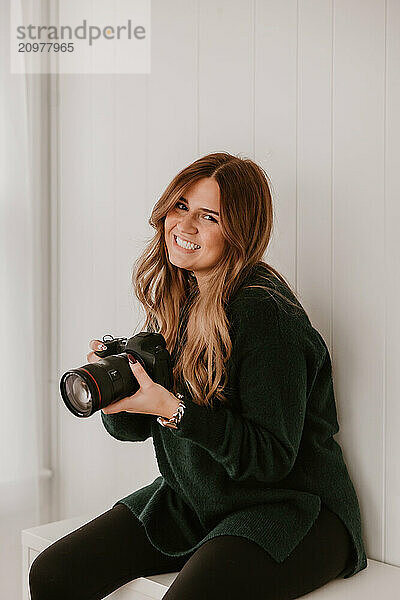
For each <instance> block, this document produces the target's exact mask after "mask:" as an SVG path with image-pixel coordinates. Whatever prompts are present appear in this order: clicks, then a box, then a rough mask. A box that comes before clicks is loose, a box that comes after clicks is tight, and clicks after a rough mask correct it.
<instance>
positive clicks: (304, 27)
mask: <svg viewBox="0 0 400 600" xmlns="http://www.w3.org/2000/svg"><path fill="white" fill-rule="evenodd" d="M298 31H299V45H298V48H299V55H298V113H297V115H298V116H297V118H298V126H297V204H298V210H297V223H298V234H297V291H298V293H299V297H300V299H301V300H302V302H303V305H304V307H305V309H306V310H307V312H309V314H310V315H312V318H313V322H314V325H315V327H316V328H317V329H318V330H319V331H320V333H321V335H322V336H323V337H324V339H325V341H326V343H327V344H328V347H330V345H331V297H332V284H331V266H332V223H331V213H332V122H331V117H332V2H331V0H323V1H321V2H318V3H316V2H314V0H304V1H303V2H301V3H299V27H298ZM316 48H318V52H316Z"/></svg>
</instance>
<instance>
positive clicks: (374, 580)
mask: <svg viewBox="0 0 400 600" xmlns="http://www.w3.org/2000/svg"><path fill="white" fill-rule="evenodd" d="M96 516H98V514H90V515H85V516H82V517H75V518H73V519H66V520H63V521H55V522H53V523H47V524H45V525H39V526H38V527H32V528H31V529H24V530H22V532H21V540H22V565H23V573H22V578H23V581H22V585H23V600H29V599H30V593H29V569H30V566H31V564H32V562H33V561H34V559H35V558H36V556H38V554H40V552H42V551H43V550H44V549H45V548H47V546H50V544H52V543H53V542H55V541H57V540H58V539H60V538H61V537H63V536H64V535H67V534H68V533H70V532H71V531H74V530H75V529H78V527H81V526H82V525H84V524H85V523H87V522H88V521H90V520H92V519H94V518H95V517H96ZM177 575H178V573H166V574H164V575H151V576H150V577H139V578H138V579H134V580H133V581H131V582H130V583H127V584H126V585H123V586H122V587H120V588H119V589H118V590H116V591H115V592H113V593H112V594H109V595H108V596H107V598H110V600H111V599H112V600H151V599H153V598H154V599H157V600H159V599H161V598H162V597H163V596H164V594H165V593H166V591H167V590H168V588H169V586H170V585H171V584H172V582H173V581H174V579H175V577H176V576H177ZM265 586H266V588H267V586H268V581H266V582H265ZM377 597H379V598H381V599H382V600H398V599H399V598H400V567H395V566H392V565H388V564H385V563H381V562H378V561H376V560H371V559H370V558H369V559H368V566H367V568H366V569H364V570H363V571H360V572H359V573H357V574H356V575H354V576H353V577H350V578H349V579H343V578H340V579H334V580H333V581H330V582H329V583H327V584H326V585H324V586H323V587H321V588H319V589H317V590H315V591H313V592H311V593H310V594H306V595H304V596H302V599H303V598H304V600H306V599H307V600H308V599H309V600H339V599H340V600H376V598H377Z"/></svg>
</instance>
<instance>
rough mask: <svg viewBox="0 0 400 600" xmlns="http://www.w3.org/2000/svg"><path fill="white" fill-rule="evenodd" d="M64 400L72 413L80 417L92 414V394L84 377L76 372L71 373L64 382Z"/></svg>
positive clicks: (67, 374) (65, 376)
mask: <svg viewBox="0 0 400 600" xmlns="http://www.w3.org/2000/svg"><path fill="white" fill-rule="evenodd" d="M62 392H63V398H64V400H65V401H66V404H67V406H68V408H69V409H70V410H72V412H73V413H74V414H76V415H78V416H80V417H86V416H89V415H90V414H91V413H92V405H93V403H92V394H91V391H90V388H89V385H88V382H87V381H85V379H84V377H83V376H82V375H81V374H79V373H77V372H76V371H75V372H74V371H69V372H68V373H66V374H65V375H64V377H63V380H62Z"/></svg>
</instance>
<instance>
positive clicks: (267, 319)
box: [101, 264, 367, 578]
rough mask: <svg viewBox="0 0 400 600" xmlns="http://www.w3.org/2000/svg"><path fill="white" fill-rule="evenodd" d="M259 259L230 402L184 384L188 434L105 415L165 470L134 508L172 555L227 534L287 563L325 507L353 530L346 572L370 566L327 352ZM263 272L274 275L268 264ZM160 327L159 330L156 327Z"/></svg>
mask: <svg viewBox="0 0 400 600" xmlns="http://www.w3.org/2000/svg"><path fill="white" fill-rule="evenodd" d="M263 268H264V267H263V266H262V264H258V265H256V266H255V267H254V268H253V270H252V271H250V274H249V276H248V277H247V279H245V281H244V282H243V284H242V286H241V287H240V288H239V291H238V292H237V293H236V294H235V296H234V297H233V298H232V299H231V300H230V301H229V303H228V304H227V307H226V314H227V317H228V320H229V323H230V336H231V339H232V354H231V357H230V358H229V360H228V362H227V364H226V369H227V375H228V379H227V387H226V388H225V390H224V391H225V393H226V396H227V397H228V398H229V402H230V404H229V405H228V406H227V405H223V404H222V403H217V404H216V405H215V406H214V405H213V406H212V407H209V406H208V405H207V406H203V405H200V404H197V403H196V402H195V401H194V400H193V398H192V396H191V394H190V391H189V388H188V387H187V385H186V383H185V382H183V381H182V382H181V384H180V386H178V387H179V391H180V392H181V393H182V394H183V395H184V397H185V400H184V401H185V405H186V409H185V412H184V414H183V416H182V419H181V422H180V428H179V429H171V428H167V427H162V426H161V425H160V424H159V423H158V422H157V417H156V416H155V415H143V414H135V413H127V412H121V413H116V414H109V415H105V414H104V413H103V412H101V419H102V421H103V424H104V426H105V428H106V430H107V431H108V432H109V433H110V434H111V435H112V436H113V437H114V438H116V439H117V440H121V441H131V442H135V441H144V440H146V439H147V438H149V437H152V440H153V445H154V450H155V454H156V458H157V463H158V467H159V471H160V473H161V475H160V476H159V477H157V478H156V479H155V480H154V481H153V482H152V483H150V484H149V485H146V486H145V487H142V488H140V489H138V490H136V491H135V492H133V493H132V494H130V495H128V496H126V497H124V498H122V499H121V500H118V502H116V503H115V504H114V506H115V505H116V504H119V503H123V504H125V505H126V506H127V507H128V508H129V509H130V510H131V511H132V513H133V514H134V515H136V517H137V518H138V519H139V520H140V521H141V523H142V524H143V526H144V528H145V531H146V534H147V536H148V539H149V541H150V542H151V543H152V545H153V546H154V547H155V548H157V549H158V550H159V551H161V552H162V553H164V554H167V555H169V556H183V555H185V554H187V553H190V552H193V551H194V550H196V549H197V548H199V547H200V546H201V545H202V544H203V543H204V542H206V541H207V540H209V539H211V538H214V537H216V536H219V535H237V536H242V537H245V538H248V539H250V540H253V541H254V542H256V543H257V544H259V545H260V546H261V547H262V548H264V549H265V550H266V551H267V552H268V553H269V554H270V556H271V557H273V558H274V559H275V560H276V561H277V562H282V561H284V560H285V558H287V557H288V556H289V555H290V553H291V552H292V551H293V549H294V548H295V547H296V546H297V545H298V543H299V542H300V541H301V540H302V538H303V537H304V536H305V535H306V534H307V532H308V531H309V529H310V528H311V526H312V525H313V523H314V521H315V520H316V518H317V517H318V514H319V511H320V508H321V503H323V504H325V505H326V506H327V507H328V508H329V509H330V510H331V511H333V512H334V513H336V515H338V517H339V518H340V519H341V520H342V522H343V523H344V524H345V526H346V527H347V529H348V531H349V533H350V536H351V540H352V552H351V557H350V559H349V561H348V563H347V564H346V568H345V569H344V570H343V571H342V573H341V574H340V576H341V577H343V578H348V577H351V576H352V575H355V574H356V573H357V572H358V571H361V570H362V569H365V568H366V566H367V557H366V553H365V549H364V544H363V539H362V527H361V517H360V509H359V504H358V499H357V495H356V492H355V489H354V486H353V484H352V481H351V479H350V476H349V473H348V470H347V467H346V463H345V461H344V458H343V454H342V450H341V447H340V445H339V443H338V442H337V441H336V440H335V439H334V437H333V436H334V435H335V434H336V433H337V432H338V431H339V425H338V421H337V413H336V404H335V398H334V389H333V381H332V367H331V360H330V355H329V351H328V348H327V346H326V344H325V342H324V340H323V338H322V336H321V335H320V334H319V333H318V331H317V330H316V329H315V328H314V327H313V326H312V325H311V322H310V320H309V318H308V316H307V314H306V312H305V311H304V308H303V307H302V306H301V304H300V303H299V302H298V301H297V299H296V298H295V297H294V296H293V294H292V293H291V292H290V290H289V289H288V288H287V286H286V285H285V284H283V283H282V282H281V281H280V280H279V279H277V278H276V277H274V276H273V275H269V277H270V282H271V284H272V285H273V286H274V288H275V289H277V290H278V291H279V292H281V293H282V294H284V295H285V296H286V297H287V298H289V299H290V300H291V301H293V302H295V303H296V304H297V305H298V306H299V307H300V310H296V309H294V308H293V307H291V306H290V305H289V304H288V303H287V302H285V301H284V300H282V299H280V298H277V295H276V294H273V293H272V294H270V293H268V292H266V291H265V290H262V289H260V288H246V287H245V285H253V284H256V283H262V284H264V285H265V282H264V281H260V279H259V274H260V269H261V270H262V269H263ZM263 272H264V273H265V271H263ZM150 330H151V329H150Z"/></svg>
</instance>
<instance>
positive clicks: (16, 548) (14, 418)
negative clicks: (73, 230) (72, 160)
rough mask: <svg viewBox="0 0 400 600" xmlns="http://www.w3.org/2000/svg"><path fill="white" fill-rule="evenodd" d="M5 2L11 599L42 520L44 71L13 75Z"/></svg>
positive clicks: (1, 558) (0, 581)
mask: <svg viewBox="0 0 400 600" xmlns="http://www.w3.org/2000/svg"><path fill="white" fill-rule="evenodd" d="M11 1H12V2H13V3H18V2H19V0H11ZM0 6H1V15H0V48H1V50H0V128H1V130H0V135H1V142H0V194H1V198H0V201H1V223H0V228H1V229H0V248H1V252H0V264H1V273H0V306H1V327H0V365H1V370H0V389H1V396H0V407H1V414H0V597H1V598H8V599H10V600H11V599H17V598H22V550H21V530H22V529H25V528H29V527H33V526H35V525H38V524H40V521H41V518H42V512H41V511H42V510H43V507H42V508H41V509H40V502H39V500H40V485H39V484H40V477H39V476H40V473H41V472H43V470H41V464H40V463H41V462H42V461H41V458H42V457H41V451H40V448H41V445H42V440H43V436H42V433H41V429H40V420H41V418H42V417H41V415H42V412H43V398H42V397H41V394H40V390H42V389H44V387H45V382H44V381H43V369H42V368H41V366H40V360H41V358H42V356H43V347H42V343H41V342H42V339H41V335H37V333H38V330H39V329H40V327H39V325H40V323H38V318H37V317H38V314H40V311H38V300H40V298H41V296H42V294H43V289H42V288H41V286H42V284H43V281H42V278H41V276H40V273H41V268H40V257H41V256H42V254H41V251H40V250H38V249H40V246H41V244H42V242H43V240H42V241H40V240H39V236H38V233H39V232H38V231H37V226H38V215H40V214H42V213H41V210H38V206H36V205H35V202H37V198H38V194H37V185H38V178H37V173H35V169H37V168H38V164H40V161H41V160H42V158H41V157H42V155H43V146H42V144H43V143H44V140H43V139H41V136H39V137H38V136H37V131H38V126H39V127H40V123H41V119H40V114H37V113H38V112H39V111H41V110H42V109H40V100H41V96H40V94H41V91H40V90H42V86H43V84H42V82H41V81H40V80H41V78H42V77H45V76H43V75H23V74H12V73H10V13H9V11H10V3H9V2H7V1H6V0H1V5H0ZM14 6H15V4H14ZM21 9H22V6H21ZM34 135H35V138H34V137H33V136H34ZM40 180H41V178H40ZM44 185H46V184H44ZM39 197H40V196H39ZM38 265H39V267H38ZM39 509H40V510H39Z"/></svg>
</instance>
